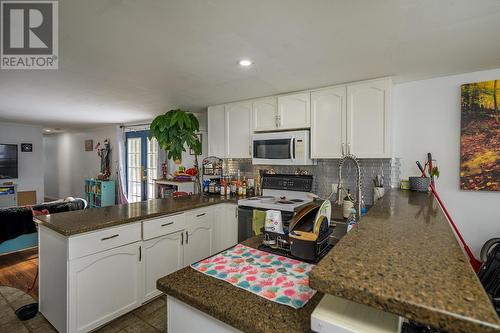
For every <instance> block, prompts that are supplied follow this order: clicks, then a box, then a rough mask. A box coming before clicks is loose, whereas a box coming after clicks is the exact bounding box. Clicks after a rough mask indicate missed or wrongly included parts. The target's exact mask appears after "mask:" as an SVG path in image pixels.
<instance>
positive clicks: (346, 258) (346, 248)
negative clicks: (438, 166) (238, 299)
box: [310, 190, 500, 333]
mask: <svg viewBox="0 0 500 333" xmlns="http://www.w3.org/2000/svg"><path fill="white" fill-rule="evenodd" d="M310 284H311V287H312V288H314V289H316V290H318V291H320V292H323V293H328V294H332V295H336V296H340V297H342V298H345V299H349V300H352V301H354V302H358V303H362V304H366V305H368V306H371V307H374V308H378V309H381V310H384V311H388V312H392V313H395V314H398V315H401V316H403V317H406V318H409V319H413V320H415V321H418V322H421V323H425V324H431V325H433V326H435V327H437V328H441V329H444V330H447V331H448V332H464V333H473V332H499V331H500V321H499V319H498V316H497V314H496V312H495V310H494V309H493V306H492V305H491V303H490V301H489V299H488V297H487V295H486V293H485V292H484V289H483V288H482V286H481V283H480V282H479V280H478V278H477V276H476V274H475V273H474V271H473V270H472V268H471V266H470V264H469V262H468V258H467V257H466V255H465V254H464V252H463V251H462V249H461V247H460V246H459V244H458V242H457V240H456V238H455V236H454V234H453V232H452V230H451V227H450V226H449V224H448V222H447V220H446V217H445V216H444V214H443V212H442V211H441V209H440V208H439V205H438V203H437V200H435V198H434V197H433V195H432V194H426V193H424V194H422V193H415V192H408V191H399V190H392V191H389V192H388V193H386V195H385V196H384V198H382V199H381V200H380V201H379V202H378V203H377V204H376V205H375V206H373V208H372V209H371V210H370V211H369V212H368V214H367V215H366V216H365V217H364V218H362V219H361V221H360V223H359V224H358V227H357V230H356V229H354V230H353V231H351V232H350V233H348V234H347V235H346V236H345V237H343V238H342V239H341V240H340V242H339V243H338V244H337V245H336V246H335V248H334V249H333V250H332V251H330V253H328V254H327V255H326V256H325V258H323V260H322V261H321V262H320V263H319V265H318V266H316V267H315V268H314V269H313V270H312V272H311V275H310Z"/></svg>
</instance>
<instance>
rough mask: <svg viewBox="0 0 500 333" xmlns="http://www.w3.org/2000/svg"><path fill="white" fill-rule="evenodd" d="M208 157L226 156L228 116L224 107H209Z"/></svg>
mask: <svg viewBox="0 0 500 333" xmlns="http://www.w3.org/2000/svg"><path fill="white" fill-rule="evenodd" d="M207 113H208V155H209V156H217V157H221V158H222V157H225V155H226V125H225V124H226V115H225V107H224V105H217V106H210V107H208V111H207Z"/></svg>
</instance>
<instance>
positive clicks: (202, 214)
mask: <svg viewBox="0 0 500 333" xmlns="http://www.w3.org/2000/svg"><path fill="white" fill-rule="evenodd" d="M204 215H207V213H201V214H198V215H196V217H201V216H204Z"/></svg>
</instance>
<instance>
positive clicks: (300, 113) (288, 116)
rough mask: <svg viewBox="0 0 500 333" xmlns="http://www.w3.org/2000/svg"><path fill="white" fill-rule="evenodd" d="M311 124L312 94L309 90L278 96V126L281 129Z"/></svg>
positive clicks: (304, 126)
mask: <svg viewBox="0 0 500 333" xmlns="http://www.w3.org/2000/svg"><path fill="white" fill-rule="evenodd" d="M310 126H311V94H310V93H309V92H301V93H294V94H289V95H283V96H278V128H279V129H280V130H288V129H297V128H309V127H310Z"/></svg>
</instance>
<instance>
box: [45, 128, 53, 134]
mask: <svg viewBox="0 0 500 333" xmlns="http://www.w3.org/2000/svg"><path fill="white" fill-rule="evenodd" d="M44 131H45V132H47V133H49V132H52V130H49V129H46V130H44Z"/></svg>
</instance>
